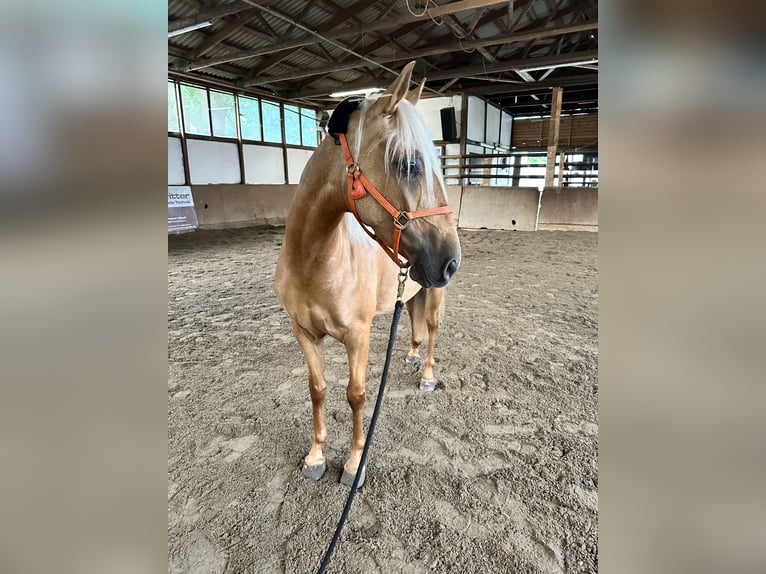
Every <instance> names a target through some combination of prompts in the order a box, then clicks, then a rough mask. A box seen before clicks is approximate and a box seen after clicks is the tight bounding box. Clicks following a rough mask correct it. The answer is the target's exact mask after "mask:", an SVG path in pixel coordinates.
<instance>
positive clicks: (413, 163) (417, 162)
mask: <svg viewBox="0 0 766 574" xmlns="http://www.w3.org/2000/svg"><path fill="white" fill-rule="evenodd" d="M421 173H423V161H422V160H421V159H420V158H419V157H413V158H411V159H409V160H406V159H402V160H399V175H401V176H402V177H406V178H408V179H411V178H414V177H418V176H419V175H420V174H421Z"/></svg>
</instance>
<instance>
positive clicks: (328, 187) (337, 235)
mask: <svg viewBox="0 0 766 574" xmlns="http://www.w3.org/2000/svg"><path fill="white" fill-rule="evenodd" d="M328 143H329V142H328ZM328 147H329V146H326V148H325V149H324V150H317V155H318V157H315V158H312V163H313V164H315V165H311V166H307V169H308V168H309V167H310V168H312V169H311V170H310V172H309V173H308V174H307V177H306V178H305V179H304V180H303V181H302V182H301V186H300V188H299V189H298V193H297V195H296V197H295V199H294V200H293V204H292V207H291V209H290V213H289V215H288V218H287V234H286V237H285V242H286V246H289V248H290V249H291V250H292V251H293V253H295V254H296V255H297V256H299V257H300V258H301V259H303V260H308V261H311V262H312V263H313V264H318V263H321V262H322V261H324V260H327V259H328V258H331V257H332V256H333V254H334V253H335V252H336V251H337V250H338V249H341V248H342V246H343V240H344V229H343V226H342V225H341V222H342V220H343V217H344V214H345V213H346V212H347V208H346V197H345V194H346V189H347V188H346V185H347V181H346V177H345V176H342V175H341V177H338V175H337V174H342V173H343V171H342V165H343V164H342V163H339V162H337V161H326V162H325V161H324V160H325V159H326V158H327V157H328V156H329V158H332V156H333V154H332V151H333V150H332V148H330V149H327V148H328ZM319 154H321V155H319ZM336 164H337V165H336ZM317 165H323V166H326V167H323V169H317Z"/></svg>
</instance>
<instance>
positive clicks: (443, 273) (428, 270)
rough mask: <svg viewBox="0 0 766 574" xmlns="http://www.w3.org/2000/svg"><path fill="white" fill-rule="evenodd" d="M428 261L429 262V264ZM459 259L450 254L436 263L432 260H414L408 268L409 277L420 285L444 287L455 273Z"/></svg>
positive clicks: (458, 265)
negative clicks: (410, 267) (409, 268)
mask: <svg viewBox="0 0 766 574" xmlns="http://www.w3.org/2000/svg"><path fill="white" fill-rule="evenodd" d="M429 263H431V264H430V265H429ZM458 267H460V261H459V259H458V258H457V257H454V256H450V257H447V258H445V259H442V260H441V261H440V262H439V263H438V264H435V265H434V264H433V262H432V261H427V260H426V261H423V260H419V261H416V262H415V263H414V264H413V266H412V269H411V270H410V277H411V278H412V280H413V281H415V282H417V283H419V284H420V285H421V286H422V287H425V288H426V289H428V288H429V287H444V286H445V285H447V283H449V282H450V280H451V279H452V277H453V276H454V275H455V272H456V271H457V269H458Z"/></svg>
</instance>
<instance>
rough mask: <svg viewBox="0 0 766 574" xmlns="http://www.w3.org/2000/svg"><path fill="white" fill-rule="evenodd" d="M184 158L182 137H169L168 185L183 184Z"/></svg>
mask: <svg viewBox="0 0 766 574" xmlns="http://www.w3.org/2000/svg"><path fill="white" fill-rule="evenodd" d="M184 183H186V181H185V178H184V158H183V151H182V149H181V138H171V137H169V138H168V185H183V184H184Z"/></svg>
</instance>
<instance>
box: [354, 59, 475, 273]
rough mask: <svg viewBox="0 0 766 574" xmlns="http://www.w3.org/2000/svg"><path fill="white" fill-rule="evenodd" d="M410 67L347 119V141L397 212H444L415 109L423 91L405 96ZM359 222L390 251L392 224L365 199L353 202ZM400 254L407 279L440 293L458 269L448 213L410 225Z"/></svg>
mask: <svg viewBox="0 0 766 574" xmlns="http://www.w3.org/2000/svg"><path fill="white" fill-rule="evenodd" d="M414 66H415V62H414V61H413V62H410V63H409V64H407V66H406V67H405V68H404V70H403V71H402V72H401V74H400V75H399V77H398V78H397V79H396V80H395V81H394V82H393V84H391V86H390V87H389V88H388V90H386V92H385V93H383V94H382V95H381V96H379V97H377V98H375V97H373V98H368V99H366V100H365V101H364V102H363V103H362V104H361V106H360V109H359V111H357V112H355V113H353V114H352V115H351V117H350V119H349V124H348V130H347V138H348V142H349V148H350V151H351V154H352V156H353V158H354V160H355V161H356V162H357V163H358V164H359V166H360V168H361V169H362V172H363V173H364V175H365V176H366V177H367V179H368V180H370V181H371V182H372V183H373V185H374V186H375V187H376V188H377V189H378V191H379V192H380V193H381V194H382V195H383V197H385V199H386V200H388V202H389V203H390V204H391V205H393V206H394V207H395V208H396V209H397V210H400V211H405V212H417V211H420V210H424V209H429V208H435V207H440V206H446V205H447V204H448V202H447V194H446V189H445V185H444V179H443V178H442V170H441V165H440V163H439V160H438V158H437V156H436V153H435V151H434V145H433V142H432V140H431V136H430V135H429V133H428V130H427V129H426V127H425V124H424V123H423V119H422V118H421V116H420V114H419V113H418V112H417V111H416V110H415V104H416V103H417V102H418V100H419V98H420V94H421V91H422V90H423V82H421V84H420V86H419V87H417V88H415V89H413V90H412V91H408V87H409V84H410V81H411V77H412V69H413V67H414ZM356 210H357V213H358V215H359V217H360V218H361V219H362V221H364V222H365V223H366V224H367V225H369V226H370V227H372V228H373V229H374V230H375V233H376V234H377V235H378V236H379V237H381V238H383V239H384V240H385V241H386V242H387V243H388V245H389V246H391V243H390V242H391V238H392V236H393V231H394V221H393V218H392V217H391V215H390V214H389V213H388V212H387V211H386V210H385V209H384V208H383V207H382V206H381V205H380V204H379V203H378V202H376V201H375V199H374V198H372V197H371V196H370V195H369V194H368V195H365V196H364V197H363V198H362V199H360V200H358V201H356ZM399 251H400V253H401V254H402V255H403V256H404V257H406V258H407V260H408V261H409V262H410V263H411V264H412V270H411V272H410V276H411V277H412V278H413V279H414V280H415V281H417V282H418V283H420V284H421V285H422V286H423V287H443V286H444V285H446V284H447V283H449V281H450V279H451V278H452V276H453V275H454V274H455V271H457V268H458V266H459V265H460V242H459V240H458V236H457V229H456V226H455V220H454V218H453V217H452V214H451V213H446V214H438V215H430V216H427V217H420V218H417V219H412V220H410V221H408V222H407V223H406V227H405V228H404V230H403V231H402V233H401V240H400V244H399Z"/></svg>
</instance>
